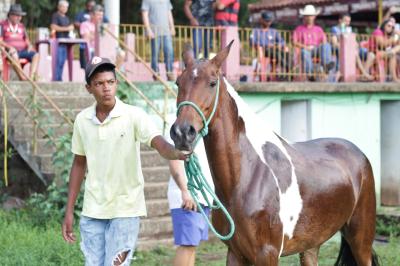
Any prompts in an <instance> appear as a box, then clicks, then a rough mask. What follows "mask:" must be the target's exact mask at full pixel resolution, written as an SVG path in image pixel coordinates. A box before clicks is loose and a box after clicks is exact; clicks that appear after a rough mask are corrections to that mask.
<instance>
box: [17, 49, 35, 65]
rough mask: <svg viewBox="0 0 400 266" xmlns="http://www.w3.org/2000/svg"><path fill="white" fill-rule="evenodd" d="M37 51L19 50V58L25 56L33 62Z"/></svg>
mask: <svg viewBox="0 0 400 266" xmlns="http://www.w3.org/2000/svg"><path fill="white" fill-rule="evenodd" d="M35 54H36V52H34V51H30V52H29V51H28V50H22V51H18V58H24V59H27V60H28V61H29V62H32V58H33V57H34V56H35Z"/></svg>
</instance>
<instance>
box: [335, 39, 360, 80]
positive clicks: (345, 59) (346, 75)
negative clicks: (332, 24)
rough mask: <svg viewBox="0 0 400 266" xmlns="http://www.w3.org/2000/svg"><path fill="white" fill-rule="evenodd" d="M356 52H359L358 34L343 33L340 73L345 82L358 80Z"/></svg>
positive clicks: (340, 51)
mask: <svg viewBox="0 0 400 266" xmlns="http://www.w3.org/2000/svg"><path fill="white" fill-rule="evenodd" d="M356 53H358V46H357V42H356V35H355V34H354V33H345V34H342V35H341V38H340V50H339V64H340V74H341V76H342V77H343V81H344V82H355V81H356V78H357V73H356V71H357V70H356V68H357V66H356V56H357V54H356Z"/></svg>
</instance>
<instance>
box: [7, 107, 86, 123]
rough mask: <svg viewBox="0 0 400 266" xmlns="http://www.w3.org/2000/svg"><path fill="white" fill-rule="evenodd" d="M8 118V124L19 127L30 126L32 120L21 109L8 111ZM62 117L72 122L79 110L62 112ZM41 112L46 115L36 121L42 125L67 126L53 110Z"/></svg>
mask: <svg viewBox="0 0 400 266" xmlns="http://www.w3.org/2000/svg"><path fill="white" fill-rule="evenodd" d="M8 111H9V112H8V118H9V122H10V124H13V125H20V124H32V123H33V122H32V118H31V117H30V116H28V115H27V114H26V113H25V111H23V110H22V109H10V110H8ZM62 111H63V112H64V115H66V116H67V117H69V118H70V120H74V119H75V117H76V115H77V114H78V113H79V112H80V111H81V109H71V110H62ZM43 112H45V113H47V115H46V114H43V115H40V116H39V117H38V121H39V123H40V124H42V125H47V124H60V125H62V124H67V122H66V120H65V119H64V118H63V117H62V116H61V114H59V113H58V112H57V111H56V110H55V109H43Z"/></svg>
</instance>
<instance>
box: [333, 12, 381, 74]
mask: <svg viewBox="0 0 400 266" xmlns="http://www.w3.org/2000/svg"><path fill="white" fill-rule="evenodd" d="M350 23H351V17H350V14H343V15H341V16H340V17H339V23H338V25H336V26H333V27H332V28H331V44H332V52H333V54H334V55H335V57H336V71H339V47H340V36H341V35H342V34H347V33H352V32H353V30H352V28H351V26H350ZM367 55H368V49H367V48H366V47H360V46H358V53H356V64H357V67H358V69H360V71H361V75H362V78H363V79H366V80H373V79H374V77H373V76H371V75H370V74H369V73H368V72H367V71H365V68H364V66H363V63H362V60H364V61H365V60H366V59H367ZM338 74H340V73H338ZM338 76H340V75H338Z"/></svg>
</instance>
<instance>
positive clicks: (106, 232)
mask: <svg viewBox="0 0 400 266" xmlns="http://www.w3.org/2000/svg"><path fill="white" fill-rule="evenodd" d="M139 221H140V219H139V217H129V218H114V219H95V218H90V217H86V216H82V217H81V220H80V224H79V226H80V231H81V250H82V252H83V255H84V257H85V265H87V266H89V265H113V261H114V260H115V258H116V257H117V255H119V254H120V253H123V252H125V251H128V255H127V256H126V259H125V261H124V263H123V264H121V265H129V264H130V260H131V259H132V254H133V251H134V250H135V247H136V241H137V238H138V234H139Z"/></svg>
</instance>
